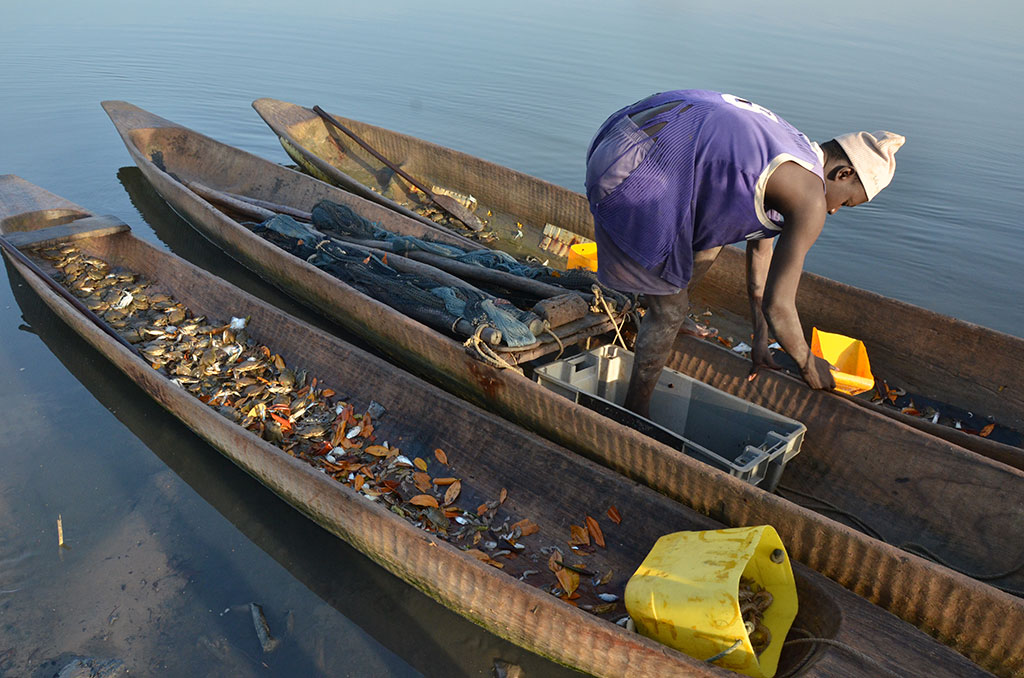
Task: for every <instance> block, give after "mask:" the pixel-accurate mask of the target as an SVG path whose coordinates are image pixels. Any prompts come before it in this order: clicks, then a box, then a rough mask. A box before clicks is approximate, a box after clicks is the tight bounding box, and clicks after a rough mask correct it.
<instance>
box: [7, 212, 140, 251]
mask: <svg viewBox="0 0 1024 678" xmlns="http://www.w3.org/2000/svg"><path fill="white" fill-rule="evenodd" d="M130 230H131V227H130V226H129V225H128V224H126V223H124V222H123V221H121V220H120V219H118V218H117V217H114V216H109V215H107V216H95V217H85V218H84V219H76V220H75V221H72V222H71V223H69V224H60V225H59V226H50V227H48V228H39V229H36V230H34V231H17V232H15V233H9V234H8V235H7V236H6V238H7V240H8V242H10V243H11V244H12V245H14V246H15V247H17V248H18V249H25V248H32V247H39V246H41V245H50V244H53V243H58V242H68V241H71V240H80V239H81V238H95V237H98V236H104V235H113V234H115V233H122V232H124V231H130Z"/></svg>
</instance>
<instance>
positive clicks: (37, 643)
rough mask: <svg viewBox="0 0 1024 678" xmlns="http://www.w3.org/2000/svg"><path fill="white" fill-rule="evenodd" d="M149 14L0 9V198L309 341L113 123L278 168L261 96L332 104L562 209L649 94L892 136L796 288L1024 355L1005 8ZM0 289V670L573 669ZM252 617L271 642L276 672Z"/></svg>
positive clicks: (1011, 68)
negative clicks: (1003, 341)
mask: <svg viewBox="0 0 1024 678" xmlns="http://www.w3.org/2000/svg"><path fill="white" fill-rule="evenodd" d="M149 4H151V3H124V2H116V1H115V0H105V1H99V2H93V3H78V2H70V1H68V0H58V1H56V2H50V3H46V6H45V12H44V11H43V10H44V7H43V5H40V4H39V3H36V2H31V3H30V2H27V1H22V0H4V2H2V3H0V173H14V174H19V175H21V176H23V177H25V178H26V179H28V180H30V181H32V182H33V183H36V184H39V185H41V186H43V187H44V188H47V189H48V190H50V191H53V192H55V193H57V194H59V195H62V196H64V197H67V198H69V199H70V200H72V201H74V202H77V203H79V204H82V205H84V206H86V207H88V208H89V209H91V210H93V211H96V212H99V213H110V214H115V215H118V216H120V217H121V218H122V219H124V220H125V221H127V222H128V223H129V224H130V225H131V226H132V228H133V230H134V232H135V233H136V235H138V236H139V237H142V238H144V239H146V240H149V241H150V242H153V243H156V244H158V245H160V246H163V247H166V248H168V249H170V250H171V251H174V252H175V253H177V254H179V255H181V256H184V257H186V258H188V259H190V260H192V261H194V262H196V263H198V264H199V265H201V266H203V267H205V268H207V269H209V270H212V271H215V272H217V273H218V274H219V275H222V276H223V277H225V278H227V279H229V280H230V281H231V282H233V283H235V284H237V285H240V286H242V287H244V288H245V289H247V290H249V291H251V292H254V293H255V294H257V295H259V296H261V297H263V298H265V299H268V300H269V301H272V302H273V303H277V304H280V305H281V306H284V307H285V308H287V309H288V310H290V311H292V312H294V313H296V314H297V315H299V316H301V317H303V318H305V319H307V320H310V321H313V322H318V323H320V324H321V325H323V321H318V320H316V319H315V318H312V317H311V316H310V315H309V314H308V313H307V312H305V311H303V310H302V309H300V308H297V307H296V306H295V305H293V304H291V303H290V302H289V301H288V300H287V299H284V298H283V297H282V296H281V295H280V294H278V293H276V292H275V291H274V290H272V289H270V288H269V287H267V286H266V285H264V284H262V283H261V282H260V281H259V280H258V279H256V278H255V277H253V276H252V275H250V274H248V273H247V272H246V271H244V270H242V269H240V268H239V267H238V266H237V265H235V264H233V263H232V262H231V261H230V260H229V259H228V258H227V257H226V256H224V255H223V254H221V253H220V252H219V251H218V250H216V249H214V248H212V247H210V246H209V245H207V244H206V243H205V241H203V240H202V239H201V237H200V236H198V235H197V234H196V233H195V232H194V231H192V230H191V229H190V228H189V227H188V226H187V224H185V223H184V222H182V221H181V220H180V219H178V218H177V217H176V216H175V215H174V213H173V212H171V211H170V210H169V209H168V208H167V207H166V205H164V204H163V202H162V201H161V200H160V199H159V197H157V196H156V195H155V194H154V193H153V192H152V191H151V190H150V189H149V187H148V186H147V185H146V183H145V181H144V180H143V179H142V178H141V175H140V174H139V173H138V172H137V171H136V170H135V169H134V168H124V169H122V168H123V167H124V166H125V165H128V164H129V162H130V161H129V158H128V155H127V152H126V151H125V149H124V147H123V145H122V144H121V141H120V139H119V138H118V137H117V135H116V133H115V131H114V129H113V126H112V125H111V124H110V122H109V120H108V119H107V117H106V115H105V114H104V113H103V111H102V110H101V109H100V107H99V102H100V101H101V100H103V99H125V100H127V101H130V102H132V103H134V104H137V105H139V106H142V107H143V108H146V109H148V110H151V111H153V112H154V113H157V114H159V115H161V116H163V117H166V118H169V119H171V120H174V121H176V122H179V123H182V124H185V125H187V126H189V127H192V128H193V129H196V130H199V131H201V132H203V133H206V134H208V135H210V136H213V137H215V138H217V139H219V140H222V141H225V142H227V143H230V144H233V145H237V146H240V147H242V148H245V149H246V150H248V151H251V152H254V153H257V154H260V155H263V156H265V157H268V158H271V159H274V160H276V161H279V162H286V161H287V159H286V156H285V155H284V152H283V151H282V150H281V148H280V146H279V145H278V144H277V141H276V140H275V139H274V137H273V135H271V134H270V133H269V132H268V130H267V128H266V127H265V126H264V124H263V122H262V121H261V120H260V119H259V117H258V116H257V115H256V114H255V112H254V111H252V109H251V108H250V107H249V105H250V103H251V101H252V100H253V99H256V98H258V97H261V96H270V97H275V98H279V99H284V100H288V101H294V102H297V103H301V104H304V105H307V106H309V105H313V104H320V105H322V106H323V107H324V108H326V109H327V110H330V111H334V112H338V113H341V114H343V115H347V116H350V117H355V118H359V119H363V120H366V121H369V122H374V123H376V124H379V125H383V126H385V127H390V128H392V129H398V130H401V131H404V132H407V133H410V134H413V135H416V136H421V137H425V138H428V139H430V140H433V141H436V142H439V143H442V144H444V145H448V146H453V147H456V148H459V149H461V150H464V151H467V152H469V153H473V154H475V155H479V156H482V157H485V158H487V159H490V160H493V161H496V162H499V163H502V164H505V165H509V166H511V167H514V168H516V169H519V170H522V171H525V172H528V173H530V174H535V175H538V176H540V177H543V178H545V179H548V180H550V181H553V182H556V183H559V184H562V185H564V186H568V187H571V188H574V189H577V190H579V189H580V188H581V184H582V173H583V172H582V170H583V168H582V157H583V154H584V151H585V148H586V145H587V143H588V141H589V140H590V137H591V135H592V134H593V132H594V130H595V129H596V127H597V126H598V125H599V124H600V122H601V121H602V120H603V119H604V118H605V117H606V116H607V115H608V114H609V113H610V112H611V111H613V110H615V109H617V108H619V107H621V106H622V105H624V104H626V103H629V102H632V101H634V100H636V99H638V98H640V97H642V96H644V95H646V94H649V93H651V92H655V91H659V90H664V89H671V88H678V87H705V88H710V89H720V90H724V91H730V92H733V93H735V94H738V95H741V96H745V97H747V98H750V99H753V100H755V101H757V102H758V103H760V104H762V105H764V106H767V107H769V108H771V109H773V110H774V111H775V112H776V113H778V114H780V115H782V116H783V117H785V118H786V119H788V120H789V121H790V122H792V123H793V124H795V125H796V126H797V127H798V128H800V129H801V130H803V131H804V132H805V133H807V134H808V136H810V137H811V138H813V139H818V140H824V139H827V138H830V137H832V136H834V135H835V134H838V133H842V132H846V131H850V130H856V129H867V130H875V129H890V130H893V131H896V132H900V133H902V134H904V135H906V136H907V139H908V141H907V144H906V146H905V147H904V148H903V149H902V150H901V151H900V153H899V155H898V160H899V171H898V173H897V176H896V179H895V181H894V183H893V185H892V186H891V187H890V188H888V189H887V190H886V191H884V192H883V193H882V194H881V195H880V196H879V197H878V198H877V199H876V200H875V201H873V202H872V203H871V204H869V205H866V206H862V207H858V208H856V209H853V210H843V211H842V212H841V213H840V214H838V215H836V216H834V217H832V218H830V219H829V221H828V224H827V225H826V229H825V232H824V233H823V235H822V236H821V238H820V239H819V241H818V243H817V244H816V245H815V247H814V248H813V249H812V250H811V253H810V255H809V257H808V263H807V267H808V268H809V269H810V270H812V271H815V272H817V273H822V274H824V275H827V276H829V277H832V278H835V279H838V280H842V281H844V282H847V283H850V284H853V285H857V286H859V287H864V288H867V289H870V290H873V291H876V292H880V293H882V294H885V295H887V296H892V297H896V298H899V299H903V300H905V301H909V302H911V303H914V304H918V305H921V306H925V307H928V308H931V309H934V310H937V311H940V312H942V313H946V314H950V315H953V316H956V317H958V318H962V319H965V320H968V321H972V322H976V323H980V324H982V325H986V326H989V327H993V328H996V329H999V330H1002V331H1004V332H1009V333H1011V334H1015V335H1017V336H1024V303H1021V296H1020V293H1021V290H1022V288H1024V272H1022V267H1021V265H1020V263H1019V258H1020V255H1019V252H1020V249H1021V247H1020V246H1021V240H1022V232H1024V229H1022V219H1021V217H1020V212H1019V205H1018V201H1019V198H1020V196H1021V187H1022V186H1024V168H1022V167H1024V166H1022V165H1021V163H1019V162H1018V161H1017V158H1019V157H1020V156H1021V154H1022V153H1024V124H1022V122H1021V119H1022V116H1021V114H1020V111H1021V110H1024V90H1022V89H1021V87H1020V83H1021V82H1024V52H1022V50H1021V49H1020V38H1019V36H1020V35H1021V34H1022V29H1024V21H1022V10H1021V9H1019V5H1018V4H1016V3H1009V2H1004V3H999V2H974V3H969V4H964V5H963V6H962V7H959V8H956V9H939V8H937V7H938V6H937V5H936V4H935V3H924V2H906V3H884V4H883V3H881V2H867V3H861V4H860V5H858V8H857V9H856V11H855V12H853V11H852V10H844V11H840V9H838V7H837V8H836V9H831V8H828V7H824V6H823V3H797V2H791V3H787V2H777V3H754V2H733V3H727V4H721V3H718V4H717V6H715V7H709V6H707V5H706V4H705V3H686V2H655V1H648V2H631V3H594V2H582V0H569V1H567V2H562V3H552V2H537V1H536V0H525V1H523V2H517V3H500V4H499V3H469V2H465V3H457V2H441V3H429V4H424V3H417V2H411V1H410V0H398V1H397V2H393V3H389V4H388V5H387V6H386V7H375V6H373V5H374V4H376V3H353V2H346V1H344V0H337V1H331V2H327V1H320V0H311V1H308V2H304V3H298V4H296V3H269V2H265V1H262V0H257V1H255V2H245V3H243V2H235V1H232V0H203V1H202V2H199V1H196V0H184V1H182V2H177V3H160V5H161V6H160V7H149V6H147V5H149ZM153 4H155V3H153ZM691 4H692V5H693V6H690V5H691ZM44 15H45V16H44ZM0 276H3V277H5V278H6V280H5V281H4V282H2V283H0V346H2V347H3V350H2V351H0V463H2V467H0V468H2V469H3V472H2V474H0V675H11V676H14V675H36V676H43V675H46V676H49V675H53V673H54V672H55V671H56V670H57V669H59V668H60V666H62V665H63V662H66V660H67V658H68V657H71V656H74V655H93V656H103V657H119V658H121V659H123V660H124V661H125V662H126V663H127V664H128V666H129V667H131V669H132V672H133V673H135V674H137V675H151V674H162V675H185V674H188V673H192V674H195V675H238V676H250V675H252V676H256V675H261V676H262V675H310V676H312V675H353V676H356V675H384V676H406V675H446V676H451V675H487V674H488V673H489V672H490V670H491V666H492V663H493V661H494V660H495V659H498V658H500V659H503V660H506V661H511V662H514V663H518V664H520V665H522V666H523V667H524V668H525V669H526V672H527V674H528V675H534V676H539V675H545V676H547V675H558V674H560V673H564V674H569V673H570V672H568V671H566V670H564V669H560V668H558V667H555V666H554V665H551V664H549V663H546V662H544V661H543V660H541V659H539V658H537V657H535V656H532V655H530V654H528V653H525V652H523V651H522V650H519V649H518V648H516V647H514V646H511V645H509V644H507V643H504V642H502V641H500V640H498V639H496V638H495V637H494V636H491V635H490V634H488V633H485V632H483V631H481V630H479V629H478V628H477V627H475V626H473V625H472V624H470V623H468V622H466V621H464V620H462V619H461V618H460V617H457V616H455V615H453V614H451V613H449V612H447V611H446V610H444V609H443V608H441V607H440V606H438V605H437V604H435V603H434V602H433V601H431V600H429V599H427V598H426V597H425V596H423V595H421V594H419V593H417V592H416V591H415V590H413V589H411V588H410V587H408V586H406V585H404V584H402V583H401V582H399V581H398V580H396V579H395V578H394V577H392V576H391V575H390V574H388V573H387V572H385V571H384V570H382V569H381V568H378V567H377V566H375V565H373V564H372V563H371V562H370V561H368V560H367V559H366V558H364V557H363V556H361V555H360V554H358V553H356V552H354V551H353V550H352V549H350V548H348V547H347V546H346V545H344V544H343V543H342V542H340V541H339V540H337V539H336V538H334V537H331V536H330V535H328V534H326V533H325V532H323V531H322V530H320V529H319V528H317V527H316V526H314V525H313V524H312V523H311V522H310V521H308V520H306V519H305V518H303V517H302V516H300V515H299V514H297V513H296V512H295V511H293V510H292V509H290V508H289V507H288V506H286V505H284V504H283V503H282V502H281V501H280V500H278V499H277V498H276V497H274V496H273V495H272V494H270V493H269V492H268V491H266V490H264V489H263V488H262V487H261V486H259V485H258V484H257V483H256V482H255V481H252V480H250V479H249V478H248V477H247V476H245V475H244V474H243V473H242V472H240V471H238V470H237V469H236V468H235V467H234V466H233V465H231V464H230V463H229V462H226V461H224V460H223V459H222V458H221V457H220V456H219V455H218V454H217V453H216V452H215V451H214V450H213V449H212V448H210V447H209V446H207V445H206V444H205V443H203V442H202V441H201V440H199V439H198V438H196V437H195V436H193V435H192V434H191V433H190V432H189V431H188V430H187V429H186V428H185V427H183V426H182V425H180V424H179V423H178V422H177V421H176V420H174V419H172V418H171V417H169V416H168V415H166V414H165V413H164V412H163V411H162V410H161V409H160V408H159V407H157V406H156V405H153V404H152V403H151V402H150V401H149V400H148V398H147V397H146V396H145V395H144V394H143V393H142V392H140V391H139V390H138V389H137V388H136V387H134V386H133V385H132V384H131V383H130V382H128V381H127V380H126V379H125V378H123V377H121V376H120V374H119V373H114V371H113V370H112V368H110V367H109V365H108V364H107V363H106V361H105V360H103V359H102V358H101V357H100V356H99V355H98V354H96V353H95V352H94V351H92V350H91V349H90V348H88V347H87V346H86V345H85V344H84V343H83V342H81V341H80V340H78V339H77V337H76V336H75V335H73V334H72V333H71V332H70V331H68V330H67V329H65V328H64V327H63V325H62V324H61V323H60V322H59V321H57V320H56V319H55V318H54V316H53V315H52V314H50V312H49V311H48V310H47V309H46V308H45V307H44V306H43V305H42V304H41V302H39V301H38V299H36V298H35V296H34V295H33V294H32V293H31V292H29V291H28V290H27V289H26V288H25V286H24V282H23V281H22V280H21V279H20V278H19V277H18V276H17V275H16V274H13V273H12V272H11V270H10V269H9V268H5V269H4V270H3V271H0ZM892 322H893V323H898V322H899V318H893V319H892ZM908 350H913V349H912V347H909V348H908ZM58 514H60V515H61V516H62V519H63V524H64V532H65V537H66V539H67V541H68V543H69V544H70V545H71V546H72V548H71V549H70V550H65V551H60V552H59V551H58V549H57V548H56V524H55V523H56V519H57V515H58ZM250 601H256V602H259V603H261V604H262V605H263V606H264V608H265V610H266V612H267V617H268V620H269V623H270V625H271V629H272V630H273V631H274V632H275V633H276V634H277V635H280V636H282V637H283V638H284V639H285V642H284V643H283V644H282V646H281V648H280V649H279V650H278V651H277V652H275V653H274V654H271V655H266V656H262V655H261V653H260V650H259V646H258V642H257V640H256V637H255V634H254V632H253V627H252V622H251V619H250V618H249V614H248V611H247V608H246V607H245V606H246V605H247V604H248V603H249V602H250ZM566 642H571V639H570V638H567V639H566ZM8 650H10V651H8Z"/></svg>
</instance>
